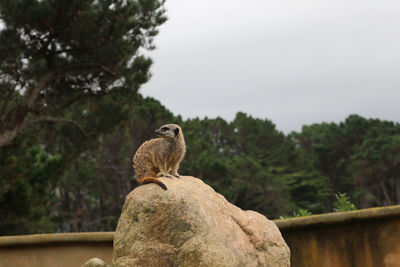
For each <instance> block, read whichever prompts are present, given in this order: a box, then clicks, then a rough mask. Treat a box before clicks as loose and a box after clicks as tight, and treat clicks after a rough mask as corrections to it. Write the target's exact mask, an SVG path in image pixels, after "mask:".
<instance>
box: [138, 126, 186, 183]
mask: <svg viewBox="0 0 400 267" xmlns="http://www.w3.org/2000/svg"><path fill="white" fill-rule="evenodd" d="M155 132H156V134H157V135H158V136H159V138H155V139H151V140H148V141H146V142H144V143H143V144H142V145H141V146H140V147H139V149H138V150H137V151H136V153H135V156H134V157H133V168H134V170H135V173H136V180H137V181H138V183H139V184H148V183H156V184H158V185H159V186H160V187H161V188H163V189H164V190H167V187H166V186H165V184H163V183H162V182H161V181H160V180H159V179H157V178H158V177H161V176H164V177H171V175H172V176H175V177H179V174H178V169H179V164H180V162H181V161H182V159H183V157H184V155H185V152H186V145H185V140H184V137H183V133H182V129H181V127H179V125H177V124H166V125H163V126H161V127H160V128H159V129H157V130H156V131H155Z"/></svg>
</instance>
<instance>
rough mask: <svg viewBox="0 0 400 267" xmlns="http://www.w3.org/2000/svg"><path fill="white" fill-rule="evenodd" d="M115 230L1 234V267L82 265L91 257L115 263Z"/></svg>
mask: <svg viewBox="0 0 400 267" xmlns="http://www.w3.org/2000/svg"><path fill="white" fill-rule="evenodd" d="M113 236H114V233H113V232H111V233H107V232H105V233H104V232H102V233H70V234H40V235H27V236H6V237H0V267H80V266H81V265H82V264H83V263H85V262H86V261H87V260H89V259H91V258H100V259H102V260H104V261H105V262H106V263H108V264H110V263H111V256H112V246H113V243H112V238H113Z"/></svg>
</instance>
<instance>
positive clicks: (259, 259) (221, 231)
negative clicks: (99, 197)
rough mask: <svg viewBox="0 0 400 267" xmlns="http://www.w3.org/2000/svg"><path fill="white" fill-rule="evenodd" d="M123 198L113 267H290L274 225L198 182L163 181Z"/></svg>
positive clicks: (287, 252) (190, 179) (184, 178)
mask: <svg viewBox="0 0 400 267" xmlns="http://www.w3.org/2000/svg"><path fill="white" fill-rule="evenodd" d="M161 180H162V182H163V183H164V184H165V185H166V186H167V187H168V190H163V189H162V188H160V187H159V186H158V185H156V184H147V185H142V186H139V187H137V188H136V189H135V190H133V191H132V192H130V193H129V195H128V196H127V197H126V201H125V204H124V206H123V209H122V214H121V217H120V219H119V221H118V227H117V230H116V232H115V235H114V250H113V265H112V266H113V267H128V266H129V267H130V266H143V267H152V266H154V267H162V266H177V267H179V266H182V267H190V266H229V267H234V266H290V250H289V247H288V246H287V245H286V243H285V241H284V240H283V238H282V235H281V233H280V232H279V229H278V227H277V226H276V225H275V223H274V222H273V221H270V220H268V219H267V218H266V217H265V216H263V215H261V214H259V213H257V212H254V211H243V210H241V209H240V208H238V207H236V206H234V205H232V204H230V203H229V202H228V201H227V200H226V199H225V198H224V197H223V196H222V195H220V194H218V193H216V192H215V191H214V190H213V189H212V188H211V187H210V186H208V185H206V184H205V183H204V182H203V181H201V180H200V179H198V178H194V177H189V176H182V177H180V178H172V179H171V178H161Z"/></svg>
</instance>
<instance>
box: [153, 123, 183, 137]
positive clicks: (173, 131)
mask: <svg viewBox="0 0 400 267" xmlns="http://www.w3.org/2000/svg"><path fill="white" fill-rule="evenodd" d="M181 131H182V130H181V127H179V125H177V124H166V125H163V126H161V127H160V128H159V129H157V130H156V134H157V135H158V136H159V137H164V138H173V139H174V138H177V137H178V136H179V135H180V133H181Z"/></svg>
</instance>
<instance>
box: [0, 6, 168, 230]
mask: <svg viewBox="0 0 400 267" xmlns="http://www.w3.org/2000/svg"><path fill="white" fill-rule="evenodd" d="M163 3H164V1H162V0H159V1H157V0H128V1H115V0H99V1H93V0H83V1H82V0H79V1H78V0H72V1H62V0H40V1H39V0H21V1H12V0H4V1H0V18H1V20H2V21H3V22H4V25H5V27H4V28H3V29H1V31H0V157H1V159H0V173H1V179H0V211H1V214H2V218H3V219H4V222H7V223H8V224H7V226H6V227H3V228H2V226H3V225H0V234H22V233H33V232H41V231H54V230H55V229H57V230H60V229H64V228H62V227H61V228H60V224H61V222H60V221H57V218H59V219H60V218H61V219H62V218H63V214H62V212H59V211H60V210H59V209H57V206H56V205H52V204H53V203H55V202H57V203H59V200H60V199H61V198H62V197H66V198H68V196H66V195H62V194H63V193H65V192H67V193H68V194H69V195H70V196H71V194H70V192H69V191H68V190H64V189H65V188H67V189H68V187H65V188H63V185H65V183H63V180H61V182H60V179H64V178H63V177H67V176H68V175H67V174H68V173H67V174H66V170H68V171H69V170H70V168H71V169H72V170H74V168H73V167H74V166H73V164H74V163H75V161H76V160H77V159H80V158H81V157H84V156H85V155H86V152H87V151H88V150H90V149H93V148H94V147H96V145H97V144H98V142H99V141H101V139H102V138H103V136H104V135H106V134H109V133H111V132H113V130H114V129H115V127H116V126H118V125H119V124H121V123H122V122H124V121H126V120H128V119H129V116H130V114H131V113H130V112H131V107H132V103H133V102H134V100H135V98H136V95H137V91H138V89H139V87H140V85H141V84H143V83H144V82H146V81H147V80H148V79H149V77H150V74H149V68H150V65H151V59H149V58H147V57H146V56H144V55H143V50H144V49H153V38H154V36H155V35H156V34H157V27H158V26H159V25H160V24H162V23H163V22H164V21H165V19H166V18H165V17H164V9H163ZM32 151H34V152H35V153H33V152H32ZM36 154H40V155H45V156H46V157H48V159H49V162H52V163H51V164H50V163H49V164H47V163H46V162H47V161H45V162H44V163H43V164H42V165H40V164H39V165H38V164H28V163H29V162H30V157H36V156H35V155H36ZM50 159H51V160H50ZM56 159H57V168H55V165H56V164H55V161H56ZM17 163H18V164H17ZM39 167H40V170H41V173H42V174H43V175H38V174H37V173H38V172H37V171H36V169H37V168H39ZM79 167H80V168H78V170H80V171H82V172H84V173H85V175H82V176H80V177H81V178H82V177H83V178H88V177H90V179H88V180H86V181H85V182H86V188H89V186H90V185H93V184H90V181H91V182H92V183H97V180H96V178H95V177H93V176H92V175H91V174H93V172H92V170H91V166H89V167H88V168H86V169H85V168H81V167H84V164H83V163H82V165H81V166H79ZM91 172H92V173H91ZM69 174H71V172H70V173H69ZM69 177H70V176H69ZM37 180H38V181H39V180H40V182H35V181H37ZM72 180H73V179H72V178H71V179H70V180H69V181H72ZM78 184H79V183H78ZM40 187H43V188H40ZM81 193H85V191H82V192H81ZM17 199H18V201H16V200H17ZM75 200H76V199H75ZM75 200H72V201H75ZM18 203H23V205H22V204H21V205H19V204H18ZM50 204H51V205H50ZM18 205H19V206H18ZM46 205H47V206H46ZM75 205H77V204H76V203H75ZM50 207H51V208H50ZM18 209H21V218H22V219H23V220H22V221H21V220H20V219H21V218H19V219H18V218H15V216H14V215H15V210H18ZM35 210H36V211H37V212H33V211H35ZM39 211H40V212H39ZM39 219H40V221H42V222H43V223H42V224H41V225H38V224H37V222H38V221H39ZM2 221H3V220H2ZM22 222H23V223H22ZM21 225H23V226H21Z"/></svg>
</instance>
